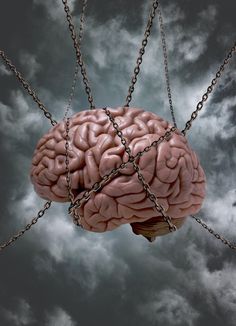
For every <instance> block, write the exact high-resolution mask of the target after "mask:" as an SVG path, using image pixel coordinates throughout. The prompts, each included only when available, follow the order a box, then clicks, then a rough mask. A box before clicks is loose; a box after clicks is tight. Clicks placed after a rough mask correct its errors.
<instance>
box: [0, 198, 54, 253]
mask: <svg viewBox="0 0 236 326" xmlns="http://www.w3.org/2000/svg"><path fill="white" fill-rule="evenodd" d="M51 203H52V202H51V201H47V202H46V203H45V204H44V208H43V209H41V210H40V211H39V212H38V214H37V216H36V217H34V218H33V219H32V220H31V222H30V223H28V224H27V225H26V226H25V228H24V229H22V230H20V231H19V232H18V233H17V234H15V235H13V236H12V237H11V238H10V239H9V240H8V241H6V242H4V243H3V244H1V245H0V251H2V250H4V249H5V248H6V247H8V246H10V245H11V244H12V243H13V242H15V241H16V240H17V239H19V238H20V237H21V236H22V235H23V234H24V233H25V232H26V231H28V230H29V229H30V228H31V227H32V226H33V225H34V224H36V223H37V222H38V220H39V219H40V218H41V217H43V215H44V214H45V211H46V210H48V209H49V208H50V206H51Z"/></svg>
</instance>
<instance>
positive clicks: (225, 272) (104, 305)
mask: <svg viewBox="0 0 236 326" xmlns="http://www.w3.org/2000/svg"><path fill="white" fill-rule="evenodd" d="M6 5H7V4H4V6H6ZM190 5H191V8H190ZM232 5H233V1H231V0H230V1H229V3H227V4H223V5H222V4H221V2H220V1H217V2H213V1H207V4H205V3H204V4H202V3H201V2H192V1H190V2H186V1H185V2H182V1H178V2H176V1H175V2H171V3H170V2H167V3H163V14H164V21H165V23H166V35H167V42H168V49H169V52H168V53H169V69H170V77H171V86H172V92H173V101H174V107H175V109H176V116H177V121H178V124H179V126H180V128H182V127H183V126H184V122H185V121H186V120H187V119H188V118H189V117H190V114H191V112H192V111H193V109H194V107H195V106H196V103H197V102H198V100H200V99H201V96H202V94H203V93H204V91H205V89H206V88H207V86H208V85H209V82H210V80H211V78H213V76H214V73H215V72H216V70H217V68H218V66H219V65H220V64H221V60H222V59H223V56H224V54H225V52H226V48H228V47H230V46H231V43H232V41H233V39H232V37H230V34H228V33H226V32H225V29H224V28H221V26H222V24H223V25H224V26H225V28H228V30H235V20H234V17H233V18H230V17H231V16H230V13H228V14H229V18H227V17H225V16H222V17H225V18H224V19H223V18H221V17H220V16H221V15H223V11H224V10H226V8H228V7H227V6H229V8H230V6H232ZM28 6H30V5H29V4H25V8H26V7H27V8H28V10H29V12H30V13H32V17H31V14H30V15H28V18H27V19H28V20H26V21H24V22H21V24H25V25H24V29H25V30H30V28H31V26H33V29H32V34H31V38H32V40H31V41H30V44H31V45H29V47H26V46H25V45H22V48H21V49H18V48H17V49H16V50H17V51H16V52H14V53H13V56H14V55H15V58H12V59H14V61H16V62H17V61H18V62H19V64H20V65H21V68H22V69H21V70H22V71H23V72H24V74H25V76H26V77H27V79H29V81H30V83H31V84H32V86H33V87H34V88H35V89H36V90H37V94H39V97H40V98H41V99H42V101H43V102H44V103H45V104H46V106H47V107H48V108H49V109H50V111H51V112H53V114H54V116H55V118H56V119H57V120H60V119H61V118H62V116H63V109H64V107H65V104H66V98H67V97H68V93H69V88H70V85H71V81H72V78H73V77H72V75H73V68H74V57H73V55H74V52H73V48H72V44H71V40H70V37H69V34H68V30H67V26H66V25H65V17H64V13H63V7H62V5H61V2H60V1H47V2H45V1H41V0H34V2H33V3H32V7H28ZM72 6H73V8H74V12H75V13H76V14H77V13H78V10H79V6H77V4H76V3H75V2H74V1H73V4H72ZM98 6H99V8H98ZM110 6H111V3H110V2H109V3H106V2H101V3H100V4H99V5H98V3H97V2H96V1H92V0H91V2H89V7H88V17H87V19H86V30H85V39H84V43H83V47H82V50H83V53H84V58H85V61H86V63H87V65H88V73H89V77H90V79H91V84H92V86H93V89H94V95H95V100H96V104H97V106H102V105H109V106H116V105H122V104H123V103H124V100H125V96H126V92H127V90H128V85H129V78H130V76H131V74H132V71H133V68H134V64H135V59H136V56H137V53H138V47H139V44H140V42H141V38H142V33H143V30H144V25H145V20H146V17H147V11H148V4H147V3H146V2H144V1H135V2H133V1H129V3H128V2H127V3H125V4H124V3H122V5H121V4H119V3H118V2H117V3H115V2H114V3H112V6H115V8H114V10H113V9H112V10H113V11H112V10H111V7H110ZM133 6H136V7H133ZM112 8H113V7H112ZM138 9H140V12H139V13H138ZM141 9H142V14H141ZM228 10H230V9H228ZM113 13H114V16H113V17H112V16H111V14H113ZM115 13H116V14H115ZM134 14H135V15H134ZM0 15H1V14H0ZM19 17H20V15H19ZM107 17H108V18H107ZM3 18H4V17H3ZM75 20H76V22H77V25H78V22H79V16H78V15H77V16H76V19H75ZM3 22H4V20H3V19H0V25H1V24H2V25H1V26H3V27H4V23H3ZM17 22H18V23H19V20H17ZM17 22H15V24H18V23H17ZM156 25H157V21H155V25H154V28H153V33H152V35H151V38H150V43H149V44H148V47H147V51H146V54H145V58H144V62H143V65H142V69H141V73H140V79H139V81H138V83H137V88H136V90H135V93H134V99H133V102H132V105H135V106H136V105H137V106H140V107H144V108H146V109H147V110H152V111H153V112H155V113H157V114H159V115H160V116H162V117H164V118H166V119H170V115H169V111H168V102H167V99H166V90H165V84H164V78H163V65H162V53H161V48H160V36H159V29H158V28H157V27H156ZM226 25H227V26H228V27H227V26H226ZM3 27H2V30H3ZM226 34H227V35H226ZM15 37H16V36H15ZM22 37H23V36H22ZM35 39H36V40H37V42H35V43H34V40H35ZM9 42H10V41H9ZM9 42H8V43H6V44H9V47H10V43H9ZM14 42H16V40H14V38H13V39H11V43H12V44H13V43H14ZM17 44H18V43H17ZM1 67H3V66H1ZM230 68H231V69H227V70H226V71H225V72H224V76H223V77H222V79H221V81H220V83H219V85H218V86H217V89H216V91H214V93H213V94H212V96H211V98H210V100H209V102H208V103H207V105H206V107H205V108H204V109H203V110H202V112H201V113H200V114H199V118H198V119H197V120H196V122H194V124H193V127H192V129H191V131H190V132H189V135H188V139H189V142H190V143H191V146H192V147H193V148H194V150H196V152H197V154H198V156H199V157H200V161H201V163H202V165H203V167H204V170H205V171H206V175H207V180H208V188H207V197H206V200H205V203H204V206H203V209H202V210H201V212H200V213H199V215H200V216H202V218H203V219H204V220H205V221H207V222H208V223H209V224H210V225H211V226H212V227H214V228H215V229H216V230H217V231H218V232H220V233H223V234H224V235H225V236H226V237H229V238H231V239H233V238H234V237H235V235H234V231H235V230H234V227H233V225H234V224H233V223H234V220H235V216H236V211H235V210H236V207H235V206H233V204H234V202H235V198H236V192H235V191H236V189H235V180H236V175H235V168H234V166H235V163H236V155H235V141H234V140H235V136H236V130H235V119H236V118H235V105H236V103H235V73H234V69H235V58H234V59H233V61H232V63H231V65H230ZM0 75H1V88H0V96H1V98H0V102H1V103H0V124H1V130H0V133H1V148H0V150H1V152H0V153H1V154H0V155H1V166H2V172H1V174H0V177H1V188H0V191H1V192H0V195H1V209H2V216H1V221H2V229H1V230H2V231H1V234H2V236H1V239H2V240H3V239H5V238H7V235H9V234H12V232H14V231H15V230H17V229H19V228H20V227H21V226H22V225H24V224H26V223H28V221H29V220H30V219H31V218H32V217H33V216H34V215H35V214H36V213H37V211H38V210H39V209H40V208H41V207H42V206H43V200H41V199H39V198H38V197H37V196H36V194H35V193H34V191H33V187H32V185H31V184H30V181H29V176H28V172H29V167H30V161H31V157H32V153H33V150H34V148H35V145H36V143H37V141H38V139H39V138H40V137H41V136H42V135H43V134H44V132H46V131H47V130H48V128H49V127H50V125H49V124H48V122H47V121H46V120H45V119H44V118H42V114H41V112H40V111H39V110H38V108H37V106H36V105H35V104H34V103H33V102H32V100H31V99H30V98H29V97H28V95H27V94H26V93H24V92H23V90H22V89H21V88H19V84H16V83H14V78H13V77H11V76H10V75H9V73H8V71H7V70H5V68H0ZM87 106H88V105H87V103H86V99H85V97H84V92H83V87H82V86H81V85H80V82H79V86H78V90H77V91H76V97H75V101H74V106H73V112H76V111H78V109H81V108H86V107H87ZM1 259H2V261H1V270H0V276H1V280H2V283H1V293H0V299H1V302H2V303H1V309H0V319H1V320H3V322H4V326H8V325H11V326H12V325H36V326H37V325H45V323H46V325H48V326H51V325H59V326H63V325H68V326H75V325H77V323H78V325H80V324H81V325H91V326H93V325H97V324H101V325H111V324H112V325H114V326H117V325H124V326H126V325H129V326H130V325H137V326H139V325H140V326H141V325H145V324H149V325H159V324H165V325H167V326H168V325H181V326H184V325H194V326H198V325H213V324H214V325H216V326H218V325H222V324H224V325H227V326H231V325H232V326H233V325H234V319H235V311H236V309H235V308H236V307H235V302H236V289H235V284H236V282H235V277H234V274H235V273H234V270H235V267H236V266H235V264H236V263H235V259H234V253H233V252H230V251H229V249H227V248H226V247H224V246H223V245H222V244H221V243H220V242H219V241H217V240H216V239H214V238H213V237H212V236H210V235H209V234H208V233H207V232H206V231H204V230H203V229H202V228H201V227H200V226H199V225H197V224H196V222H194V221H193V220H191V218H190V217H189V218H188V220H187V222H186V223H185V225H184V226H183V227H182V228H181V229H180V230H179V231H178V232H177V233H175V234H170V235H168V236H166V237H162V238H159V239H158V240H157V241H156V242H155V243H153V244H149V243H148V242H147V241H146V240H145V239H143V238H142V237H138V236H135V235H134V234H132V232H131V228H130V226H129V225H126V226H122V227H121V228H119V229H118V230H115V231H113V232H107V233H105V234H96V233H89V232H85V231H83V230H81V229H78V228H77V227H76V226H75V225H74V224H73V223H72V221H71V218H70V217H69V216H68V214H67V205H65V204H58V203H53V205H52V208H51V209H50V210H49V211H48V212H47V213H46V214H45V217H43V218H42V219H41V220H40V221H39V222H38V223H37V224H36V225H35V226H34V227H33V228H32V230H31V231H30V232H27V234H26V235H25V236H24V238H22V239H21V240H19V241H18V243H16V244H15V245H14V246H12V248H8V250H6V251H5V253H3V255H2V256H1ZM12 271H14V273H13V272H12ZM16 271H17V272H16ZM23 298H24V299H23ZM27 323H28V324H27Z"/></svg>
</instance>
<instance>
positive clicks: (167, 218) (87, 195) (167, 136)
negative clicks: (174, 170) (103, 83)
mask: <svg viewBox="0 0 236 326" xmlns="http://www.w3.org/2000/svg"><path fill="white" fill-rule="evenodd" d="M103 110H104V111H105V113H106V115H107V116H108V118H109V120H110V122H111V123H112V125H113V127H114V129H115V130H116V134H117V136H118V137H119V138H120V139H121V143H122V144H123V146H124V147H125V151H126V153H127V154H128V156H129V158H128V161H126V162H122V163H121V165H120V166H119V167H118V168H115V169H112V171H111V172H110V173H109V174H108V175H105V176H103V177H102V180H101V181H100V182H96V183H95V184H94V185H93V186H92V188H91V189H90V190H89V191H85V192H84V194H83V196H82V198H79V199H77V200H76V202H74V203H73V201H71V206H70V208H69V213H70V214H71V213H72V214H73V215H75V211H76V208H79V207H81V205H82V201H87V200H88V199H89V198H90V197H91V193H92V192H96V191H98V190H99V189H101V187H102V186H103V185H104V184H105V183H106V182H107V181H108V180H110V179H111V177H112V176H114V175H116V174H117V173H119V171H120V170H121V169H124V168H125V167H126V165H127V164H128V163H132V165H133V167H134V170H135V172H136V173H137V174H138V179H139V181H140V182H141V183H142V185H143V188H144V190H145V192H146V195H147V197H148V198H149V199H150V200H151V201H152V202H153V203H154V205H155V208H156V210H157V211H158V212H160V213H161V215H162V217H163V219H164V221H165V222H167V223H168V226H169V230H170V231H171V232H172V231H175V230H176V226H175V225H174V224H173V223H172V222H171V217H170V216H168V215H166V214H165V210H164V208H163V206H162V205H160V204H158V202H157V198H156V196H155V194H154V193H153V192H152V191H151V189H150V186H149V184H148V183H147V182H146V181H145V179H144V177H143V175H142V174H141V172H140V168H139V166H138V164H137V163H136V162H135V159H136V158H138V157H141V156H142V155H143V154H144V153H145V152H148V151H149V150H150V149H151V147H152V146H157V145H159V143H160V142H161V141H163V140H164V139H165V140H169V139H170V136H171V133H172V132H174V131H175V130H176V128H175V127H172V128H171V130H167V132H166V133H165V135H164V136H162V137H160V138H159V140H158V141H154V142H153V143H152V144H151V145H150V146H147V147H145V149H144V150H143V151H140V152H138V153H137V154H136V155H135V156H133V155H131V149H130V148H129V147H128V146H127V141H126V139H125V138H124V136H123V133H122V132H121V130H120V129H119V126H118V124H117V123H116V122H115V120H114V118H113V117H112V115H111V112H110V111H109V110H108V109H107V108H103ZM160 139H161V141H160ZM73 218H74V222H75V224H77V225H81V218H80V216H79V215H77V216H76V217H75V216H73ZM79 219H80V220H79Z"/></svg>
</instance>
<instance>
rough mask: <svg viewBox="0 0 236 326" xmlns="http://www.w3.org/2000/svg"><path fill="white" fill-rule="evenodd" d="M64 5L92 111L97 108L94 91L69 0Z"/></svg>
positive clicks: (63, 0) (64, 1)
mask: <svg viewBox="0 0 236 326" xmlns="http://www.w3.org/2000/svg"><path fill="white" fill-rule="evenodd" d="M62 3H63V5H64V11H65V13H66V19H67V22H68V27H69V30H70V33H71V38H72V41H73V45H74V49H75V52H76V60H77V63H78V65H79V67H80V71H81V75H82V77H83V83H84V86H85V92H86V94H87V96H88V101H89V103H90V109H91V110H92V109H94V108H95V106H94V103H93V96H92V91H91V87H90V85H89V80H88V77H87V73H86V68H85V64H84V61H83V58H82V54H81V51H80V44H79V41H78V39H77V35H76V32H75V26H74V24H73V22H72V16H71V13H70V8H69V6H68V4H67V0H62Z"/></svg>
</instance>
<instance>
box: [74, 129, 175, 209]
mask: <svg viewBox="0 0 236 326" xmlns="http://www.w3.org/2000/svg"><path fill="white" fill-rule="evenodd" d="M175 130H176V128H175V127H172V128H171V129H170V130H167V131H166V132H165V134H164V135H163V136H160V137H159V138H158V140H154V141H153V142H152V143H151V145H149V146H146V147H145V148H144V149H143V150H142V151H139V152H138V153H137V154H136V155H135V156H134V161H135V160H136V159H137V158H139V157H141V156H143V154H145V153H147V152H149V151H150V150H151V148H152V147H157V146H158V145H159V144H161V143H162V142H163V141H164V140H169V138H170V136H171V134H172V133H173V132H175ZM129 163H132V162H131V161H130V158H129V159H128V160H127V161H125V162H122V163H121V164H120V165H119V167H118V168H113V169H112V170H111V172H110V173H109V174H105V175H104V176H103V177H102V178H101V180H100V181H99V182H95V183H94V184H93V186H92V187H91V189H90V190H86V191H85V192H84V193H83V195H82V196H81V197H80V198H78V199H77V200H76V201H75V202H74V203H71V205H70V207H69V209H68V212H69V214H71V213H73V211H74V210H75V209H76V208H79V207H81V206H82V203H83V202H85V201H87V200H89V199H90V198H91V194H92V193H93V192H97V191H98V190H100V189H101V188H102V187H103V186H104V185H105V184H106V183H107V182H108V181H110V180H111V178H112V177H114V176H115V175H117V174H118V173H119V172H120V171H121V170H123V169H124V168H125V167H126V166H127V165H128V164H129Z"/></svg>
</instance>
